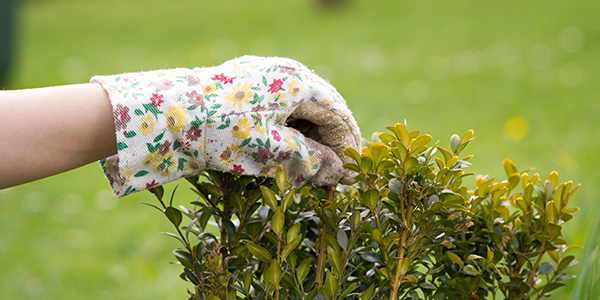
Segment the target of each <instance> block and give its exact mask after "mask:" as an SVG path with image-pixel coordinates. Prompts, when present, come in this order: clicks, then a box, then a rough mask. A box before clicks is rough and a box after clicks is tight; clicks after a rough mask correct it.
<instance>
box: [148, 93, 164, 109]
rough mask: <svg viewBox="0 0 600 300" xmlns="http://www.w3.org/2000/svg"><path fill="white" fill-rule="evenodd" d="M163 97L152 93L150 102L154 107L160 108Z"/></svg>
mask: <svg viewBox="0 0 600 300" xmlns="http://www.w3.org/2000/svg"><path fill="white" fill-rule="evenodd" d="M163 97H164V96H163V95H159V94H157V93H152V97H150V101H152V105H154V106H155V107H159V106H160V105H161V104H162V103H163V102H165V101H164V100H163Z"/></svg>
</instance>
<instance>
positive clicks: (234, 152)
mask: <svg viewBox="0 0 600 300" xmlns="http://www.w3.org/2000/svg"><path fill="white" fill-rule="evenodd" d="M239 157H240V149H239V148H238V146H237V144H236V143H233V144H231V146H229V147H227V148H225V150H224V151H223V152H222V153H221V155H219V160H220V161H221V163H222V164H223V165H224V166H225V167H227V168H231V167H232V166H233V164H234V163H235V162H237V160H238V158H239Z"/></svg>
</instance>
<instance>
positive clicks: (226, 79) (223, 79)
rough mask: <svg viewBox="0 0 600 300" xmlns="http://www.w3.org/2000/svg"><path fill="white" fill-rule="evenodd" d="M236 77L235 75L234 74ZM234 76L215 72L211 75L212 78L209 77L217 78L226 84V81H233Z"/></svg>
mask: <svg viewBox="0 0 600 300" xmlns="http://www.w3.org/2000/svg"><path fill="white" fill-rule="evenodd" d="M236 77H237V76H236ZM236 77H231V78H228V77H227V76H225V74H223V73H221V74H215V76H213V78H211V79H212V80H219V81H221V82H222V83H223V84H228V83H233V80H234V79H235V78H236Z"/></svg>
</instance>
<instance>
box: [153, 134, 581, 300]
mask: <svg viewBox="0 0 600 300" xmlns="http://www.w3.org/2000/svg"><path fill="white" fill-rule="evenodd" d="M387 129H388V130H389V132H386V133H381V134H379V135H378V136H376V138H375V141H373V142H370V143H369V144H368V145H366V146H365V147H364V148H363V149H362V153H359V152H358V151H356V150H354V149H346V151H345V154H346V155H348V156H349V157H350V158H351V159H352V160H353V162H352V163H349V164H346V165H345V166H344V167H345V168H347V169H350V170H352V171H354V172H355V174H356V180H357V183H356V184H355V185H353V186H337V187H335V186H331V187H324V188H317V187H303V188H294V187H293V186H292V185H291V184H290V182H289V179H288V177H287V174H286V171H285V170H284V169H282V168H280V169H279V170H278V172H277V175H276V178H275V179H269V178H256V177H249V176H239V175H235V174H226V173H220V172H214V171H206V172H204V173H203V174H201V175H200V176H197V177H191V178H188V179H187V180H188V181H189V182H190V183H191V184H192V185H193V190H194V191H195V192H196V193H197V195H198V197H197V198H196V199H194V200H193V201H191V203H189V205H186V206H179V207H175V206H174V205H173V196H172V195H171V197H170V200H167V199H165V197H164V191H163V189H162V188H161V187H157V188H154V189H152V190H151V192H152V193H154V195H155V196H156V198H157V199H158V202H159V205H156V204H152V203H146V204H148V205H151V206H153V207H155V208H157V209H158V210H159V211H160V212H161V213H162V214H164V215H165V216H166V217H167V218H168V220H169V221H170V222H171V223H172V224H173V225H174V227H175V231H174V232H173V233H166V234H168V235H171V236H173V237H174V238H176V239H177V240H179V242H180V243H181V247H180V248H179V249H176V250H175V251H174V255H175V258H176V259H177V263H179V264H181V267H182V268H183V272H182V273H181V278H182V279H183V280H186V281H189V282H190V284H191V285H190V288H189V289H188V294H189V299H207V300H208V299H228V300H233V299H327V300H331V299H361V300H367V299H413V300H416V299H540V298H542V297H544V296H547V295H549V294H550V293H551V292H552V291H553V290H554V289H556V288H559V287H561V286H563V285H564V281H565V280H568V279H571V278H573V277H574V276H573V275H569V274H567V273H566V270H567V269H568V268H569V267H571V266H573V265H574V264H576V263H577V262H576V260H574V256H572V255H569V254H568V251H569V249H571V248H573V247H574V246H569V245H568V242H567V241H566V240H565V238H564V237H563V235H562V233H561V229H562V225H563V224H564V222H566V221H569V220H570V219H571V218H573V213H574V212H576V211H577V210H578V208H576V207H570V206H569V201H570V199H571V197H572V196H573V193H574V192H575V191H576V190H577V189H578V187H579V185H577V186H574V185H573V182H571V181H568V182H562V183H561V182H559V179H558V174H557V173H556V172H552V173H551V174H549V175H548V176H547V177H545V178H543V177H541V176H540V175H539V174H531V171H519V170H518V169H517V167H516V166H515V165H514V164H513V163H512V162H511V161H510V160H508V159H506V160H504V162H503V165H504V170H505V173H506V174H503V175H502V176H503V178H502V179H496V178H494V177H488V176H480V175H476V174H474V173H467V172H466V171H465V169H466V168H467V167H468V166H470V163H469V160H470V158H471V157H472V156H469V155H463V150H464V149H465V146H467V145H468V144H469V143H470V142H471V141H472V140H473V131H467V132H466V133H464V134H463V135H462V136H458V135H453V136H452V137H451V138H450V143H449V146H450V147H449V148H445V147H443V146H442V145H440V143H439V142H436V143H434V144H433V145H431V143H432V137H431V136H430V135H427V134H420V132H419V131H408V130H407V128H406V126H405V125H402V124H396V125H395V126H390V127H388V128H387ZM466 179H470V185H471V187H468V186H467V185H465V184H463V181H466ZM154 203H156V202H154ZM184 219H185V220H184Z"/></svg>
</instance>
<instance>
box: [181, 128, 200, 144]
mask: <svg viewBox="0 0 600 300" xmlns="http://www.w3.org/2000/svg"><path fill="white" fill-rule="evenodd" d="M185 136H186V137H187V138H188V139H190V140H192V141H197V140H198V139H199V138H201V137H202V129H200V128H199V127H198V126H192V127H191V128H190V129H188V131H187V134H186V135H185Z"/></svg>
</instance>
